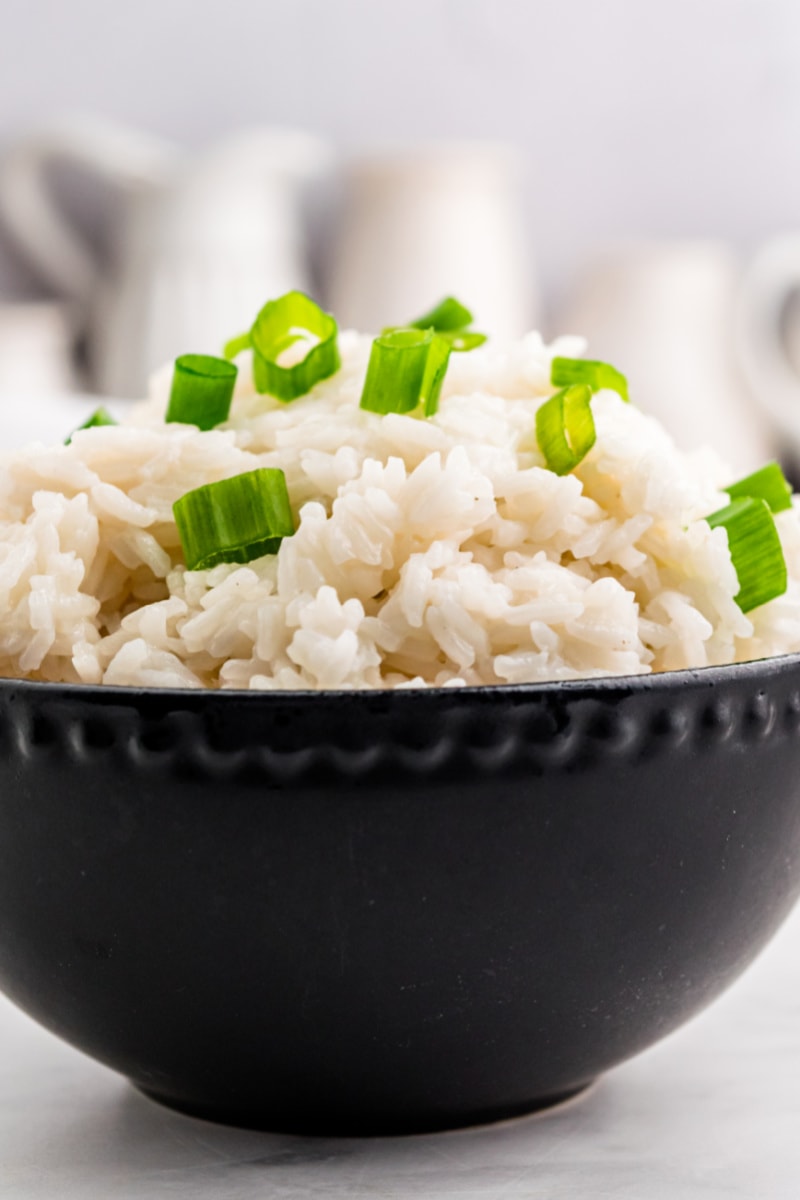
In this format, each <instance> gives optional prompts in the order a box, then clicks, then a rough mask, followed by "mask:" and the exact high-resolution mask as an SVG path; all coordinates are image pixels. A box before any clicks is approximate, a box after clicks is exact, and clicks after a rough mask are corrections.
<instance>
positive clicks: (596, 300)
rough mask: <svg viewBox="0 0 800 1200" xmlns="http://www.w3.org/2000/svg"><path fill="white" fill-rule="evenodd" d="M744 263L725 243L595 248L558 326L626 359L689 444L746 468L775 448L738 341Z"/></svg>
mask: <svg viewBox="0 0 800 1200" xmlns="http://www.w3.org/2000/svg"><path fill="white" fill-rule="evenodd" d="M740 276H741V269H740V265H739V262H738V260H737V258H736V256H735V255H734V254H733V252H732V251H731V250H730V248H729V247H728V246H726V245H725V244H724V243H723V242H714V241H707V240H701V239H695V240H668V239H662V240H661V241H636V242H625V243H620V244H619V245H617V246H613V247H608V248H606V249H605V250H604V251H603V252H598V253H596V254H594V255H591V256H589V257H588V259H587V263H586V265H585V266H584V267H583V269H582V270H581V271H580V273H579V275H578V279H577V284H576V287H575V289H574V293H573V295H572V297H571V300H570V303H569V304H566V305H565V306H564V308H563V311H561V312H560V313H559V314H558V317H557V320H556V326H557V328H558V329H560V330H564V331H565V332H575V333H581V334H583V335H584V336H585V337H586V338H588V341H589V345H590V347H591V351H592V354H593V355H596V356H597V357H599V358H602V359H606V360H608V361H610V362H613V363H619V364H620V365H622V364H624V371H625V374H626V375H627V377H628V382H629V384H630V389H631V395H632V396H633V397H635V398H636V400H637V403H639V405H640V407H642V408H643V409H645V410H646V411H647V412H649V413H652V414H653V416H655V417H658V419H659V420H660V421H661V422H662V423H663V424H664V425H665V426H666V427H667V428H668V429H670V430H671V431H672V432H673V434H674V435H675V437H676V438H678V439H679V440H680V441H681V442H684V443H688V444H692V445H709V446H713V447H714V448H715V449H716V450H717V452H718V453H719V454H720V455H721V457H722V458H723V459H725V461H726V462H728V463H730V465H731V466H732V467H734V468H735V469H736V470H737V472H738V471H747V470H753V469H755V468H756V467H757V466H759V465H761V464H763V463H764V461H765V460H766V459H769V458H770V457H772V456H773V454H774V450H775V444H774V441H773V437H772V431H771V428H770V426H769V425H768V424H767V423H766V422H764V421H763V420H762V418H761V414H760V413H759V411H758V409H757V407H756V406H755V405H754V404H753V401H752V398H751V396H750V393H749V392H748V391H747V389H746V387H745V381H744V378H743V376H742V371H741V366H740V363H739V360H738V356H737V351H736V345H735V341H734V329H735V316H736V304H737V296H738V294H739V288H740Z"/></svg>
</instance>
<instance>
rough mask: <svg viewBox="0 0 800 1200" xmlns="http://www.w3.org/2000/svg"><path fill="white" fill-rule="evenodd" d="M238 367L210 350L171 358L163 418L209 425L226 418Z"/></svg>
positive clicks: (206, 427)
mask: <svg viewBox="0 0 800 1200" xmlns="http://www.w3.org/2000/svg"><path fill="white" fill-rule="evenodd" d="M238 373H239V372H238V368H237V367H235V366H234V365H233V363H230V362H227V361H226V360H225V359H224V358H214V357H213V356H212V355H210V354H182V355H181V356H180V358H176V359H175V371H174V373H173V376H172V390H171V391H170V394H169V404H168V406H167V415H166V418H165V419H166V421H168V422H170V423H171V422H177V423H179V424H181V425H196V426H197V428H198V429H213V428H214V427H215V426H216V425H221V424H222V422H223V421H227V419H228V415H229V413H230V410H231V400H232V399H233V389H234V387H235V385H236V376H237V375H238Z"/></svg>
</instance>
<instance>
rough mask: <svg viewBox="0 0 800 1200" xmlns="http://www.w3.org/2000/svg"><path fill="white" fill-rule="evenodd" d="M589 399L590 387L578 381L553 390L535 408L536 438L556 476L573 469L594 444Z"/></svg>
mask: <svg viewBox="0 0 800 1200" xmlns="http://www.w3.org/2000/svg"><path fill="white" fill-rule="evenodd" d="M591 399H592V390H591V388H590V387H588V386H587V385H586V384H580V383H579V384H574V385H573V386H572V387H566V388H563V389H562V390H561V391H560V392H556V394H555V395H554V396H551V397H550V399H549V400H545V402H544V404H542V405H541V406H540V407H539V408H538V409H537V410H536V440H537V441H538V443H539V449H540V450H541V452H542V454H543V455H544V457H545V461H546V463H547V465H548V467H549V468H550V470H551V471H554V472H555V473H556V475H567V474H569V472H570V471H572V470H574V468H575V467H577V465H578V463H580V462H582V461H583V459H584V458H585V457H586V455H587V454H588V453H589V451H590V450H591V448H592V446H593V445H594V443H595V439H596V438H597V433H596V431H595V427H594V417H593V416H592V406H591Z"/></svg>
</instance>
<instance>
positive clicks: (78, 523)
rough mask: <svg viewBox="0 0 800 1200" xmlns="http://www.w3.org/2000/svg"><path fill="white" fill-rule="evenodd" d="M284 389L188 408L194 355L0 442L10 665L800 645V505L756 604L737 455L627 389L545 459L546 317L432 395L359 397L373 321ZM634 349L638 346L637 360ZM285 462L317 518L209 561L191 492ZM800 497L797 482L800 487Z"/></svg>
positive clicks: (118, 677)
mask: <svg viewBox="0 0 800 1200" xmlns="http://www.w3.org/2000/svg"><path fill="white" fill-rule="evenodd" d="M340 347H341V352H342V361H343V365H342V369H341V370H340V371H339V372H338V373H337V374H336V375H335V376H334V377H333V378H331V379H329V380H326V381H325V382H324V383H322V384H319V385H318V386H317V387H316V388H315V389H314V390H313V391H312V393H311V394H309V395H308V396H305V397H302V398H300V399H298V400H295V401H294V402H292V403H291V404H281V403H279V402H278V401H275V400H272V399H271V398H270V397H267V396H258V395H256V394H255V392H254V390H253V387H252V382H251V380H250V378H249V374H250V373H249V369H248V367H247V366H245V365H242V366H241V368H240V378H239V382H238V385H237V392H236V396H235V399H234V404H233V408H232V410H231V419H230V421H229V422H228V423H227V424H226V425H225V426H224V427H221V428H220V429H216V430H212V431H210V432H207V433H202V432H200V431H198V430H197V429H195V428H193V427H189V426H183V425H165V424H164V421H163V413H164V410H165V407H166V402H167V396H168V392H169V385H170V375H171V369H165V370H164V371H162V372H161V373H160V374H159V375H158V376H157V377H156V378H155V379H154V381H153V384H152V387H151V396H150V399H149V400H148V401H147V402H145V403H143V404H142V405H140V406H138V408H137V409H136V410H134V412H133V413H132V415H131V417H130V418H129V420H128V421H127V422H126V423H125V424H124V425H123V426H120V427H99V428H94V429H89V430H86V431H83V432H80V433H78V434H76V435H75V437H74V439H73V441H72V443H71V445H69V446H61V445H59V446H56V447H49V448H48V447H45V446H43V445H40V444H35V445H31V446H28V447H26V448H25V449H23V450H21V451H18V452H15V453H13V454H6V455H5V456H4V457H3V459H2V461H1V463H0V674H1V675H4V676H11V677H25V678H33V679H43V680H63V681H70V682H83V683H92V684H96V683H108V684H124V685H136V686H141V685H144V686H158V687H181V688H186V687H188V688H200V687H212V688H254V689H273V688H294V689H297V688H302V689H306V688H382V687H423V686H424V687H428V686H439V687H441V686H463V685H473V684H493V683H494V684H496V683H507V682H511V683H519V682H527V681H542V680H554V679H572V678H576V677H581V676H601V675H633V674H643V673H648V672H651V671H664V670H674V669H677V668H682V667H700V666H705V665H707V664H712V663H726V662H735V661H742V660H745V659H751V658H761V657H765V656H770V655H775V654H781V653H785V652H788V651H793V650H798V649H800V518H799V517H798V509H797V508H796V507H795V508H793V509H792V510H791V511H787V512H783V513H779V514H778V515H777V517H776V524H777V527H778V530H779V533H780V537H781V541H782V543H783V547H784V553H785V556H786V561H787V565H788V568H789V576H790V580H789V587H788V590H787V592H786V593H785V594H784V595H783V596H781V597H779V598H778V599H776V600H773V601H771V602H770V603H768V604H765V605H763V606H762V607H761V608H759V609H757V610H755V611H753V612H751V613H749V614H747V615H744V614H743V613H742V612H741V611H740V609H739V608H738V606H737V605H736V603H735V600H734V596H735V594H736V592H737V591H738V587H739V585H738V580H737V578H736V573H735V571H734V569H733V566H732V564H731V559H730V555H729V552H728V544H727V535H726V533H725V531H724V529H721V528H718V529H715V530H712V529H711V528H710V527H709V526H708V524H707V523H706V522H705V521H704V520H703V518H704V517H705V516H707V515H708V514H709V513H711V512H713V511H714V510H715V509H717V508H720V507H722V506H723V505H725V504H726V503H727V502H728V498H727V496H726V495H724V494H723V493H721V492H720V491H719V488H720V485H722V484H724V483H726V482H730V481H731V474H730V472H729V471H727V470H726V468H725V466H724V464H722V463H721V462H719V461H718V460H717V459H716V457H715V456H714V455H713V453H711V452H710V451H701V452H697V453H693V454H681V453H679V452H678V450H677V449H676V448H675V446H674V445H673V443H672V442H671V440H670V438H669V437H668V436H667V434H666V433H665V431H664V430H663V429H662V428H661V427H660V426H659V425H658V424H657V423H656V422H655V421H654V420H652V419H650V418H648V417H646V416H645V415H644V414H643V413H642V411H640V410H639V409H638V408H636V407H635V406H634V405H633V404H630V405H628V404H624V403H623V402H622V401H621V400H620V398H619V397H618V396H617V395H616V394H615V393H614V392H610V391H601V392H599V393H597V394H596V395H595V396H594V398H593V400H592V408H593V412H594V417H595V423H596V426H597V442H596V444H595V446H594V448H593V449H592V450H591V452H590V453H589V455H588V456H587V457H586V458H585V459H584V461H583V462H582V463H581V464H580V466H579V467H578V468H577V470H576V471H575V472H574V473H573V474H570V475H566V476H563V477H559V476H556V475H555V474H553V473H552V472H551V471H548V470H547V469H546V468H545V465H544V460H543V457H542V455H541V453H540V451H539V449H538V447H537V443H536V438H535V432H534V431H535V411H536V408H537V406H538V404H539V403H540V402H541V401H542V400H543V399H544V398H546V397H547V396H548V395H550V394H551V393H552V391H553V388H552V387H551V385H550V384H549V382H548V381H549V377H550V359H551V356H552V355H553V354H567V355H574V354H576V353H580V352H581V350H582V348H583V347H582V344H581V343H579V342H578V341H577V340H576V339H561V340H560V341H558V342H556V343H554V344H553V345H552V346H550V347H547V346H545V345H544V344H543V342H542V340H541V338H540V337H539V336H538V334H530V335H529V336H528V337H526V338H525V339H523V340H522V341H521V342H519V343H515V344H513V345H511V346H498V345H493V344H491V343H490V344H488V345H486V346H485V347H482V348H481V349H478V350H474V351H472V352H470V353H467V354H454V355H452V357H451V360H450V366H449V369H448V374H447V378H446V381H445V386H444V391H443V396H442V402H441V405H440V409H439V413H438V414H437V416H436V417H435V418H433V419H432V420H427V421H425V420H419V419H416V418H413V417H408V416H397V415H390V416H383V417H381V416H377V415H375V414H372V413H368V412H362V411H361V410H360V409H359V406H358V405H359V397H360V393H361V385H362V382H363V377H364V372H365V369H366V363H367V358H368V355H369V348H370V339H369V338H364V337H360V336H358V335H356V334H352V333H346V334H343V335H342V336H341V338H340ZM623 365H624V364H623ZM258 466H269V467H281V468H282V469H283V470H284V472H285V473H286V478H287V482H288V487H289V494H290V496H291V499H292V503H293V507H294V510H295V513H296V517H297V532H296V533H295V535H294V537H292V538H288V539H286V540H284V542H283V543H282V545H281V548H280V551H279V553H278V554H277V555H276V556H268V557H264V558H261V559H259V560H257V561H254V562H252V563H250V564H248V565H247V566H237V565H223V566H219V567H216V568H214V569H213V570H209V571H195V572H187V571H186V569H185V567H184V565H183V559H182V554H181V547H180V542H179V539H178V535H177V531H176V527H175V523H174V521H173V517H172V504H173V502H174V501H175V500H177V499H178V497H179V496H181V495H183V493H184V492H187V491H189V490H190V489H191V488H194V487H198V486H199V485H201V484H204V483H209V482H211V481H213V480H218V479H223V478H226V477H228V476H231V475H236V474H238V473H240V472H242V471H248V470H251V469H253V468H254V467H258ZM795 503H797V501H795Z"/></svg>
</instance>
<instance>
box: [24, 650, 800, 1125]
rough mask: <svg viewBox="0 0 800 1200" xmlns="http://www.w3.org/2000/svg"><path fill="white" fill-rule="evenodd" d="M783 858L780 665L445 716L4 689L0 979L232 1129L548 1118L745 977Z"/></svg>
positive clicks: (221, 698)
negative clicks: (543, 1109) (546, 1107)
mask: <svg viewBox="0 0 800 1200" xmlns="http://www.w3.org/2000/svg"><path fill="white" fill-rule="evenodd" d="M799 856H800V658H798V657H797V656H793V657H790V658H786V659H778V660H773V661H770V662H766V663H754V664H748V665H745V666H738V667H726V668H712V669H709V670H705V671H697V672H681V673H676V674H672V675H662V676H655V677H640V678H633V679H624V680H602V681H590V682H579V683H569V684H559V685H544V686H519V687H506V688H491V689H489V688H486V689H468V690H461V691H455V690H442V691H437V692H402V691H401V692H395V693H385V692H384V693H374V692H354V693H353V692H351V693H336V694H333V693H328V694H314V695H309V694H297V693H295V694H292V693H277V694H276V693H271V694H263V693H262V694H242V693H227V694H220V693H201V692H189V691H187V692H166V691H154V690H148V691H135V690H128V689H112V688H108V689H94V688H80V687H67V686H61V685H51V684H38V683H21V682H13V681H3V682H2V683H0V984H1V985H2V987H3V988H4V989H5V990H6V991H7V993H8V995H9V996H11V998H12V999H13V1000H15V1001H16V1002H17V1003H18V1004H19V1005H20V1006H21V1007H22V1008H24V1009H25V1010H27V1012H29V1013H31V1014H32V1015H33V1016H34V1017H36V1018H37V1019H38V1020H39V1021H41V1022H42V1023H43V1024H44V1025H46V1026H47V1027H48V1028H50V1029H52V1030H54V1031H55V1032H56V1033H58V1034H60V1035H61V1036H62V1037H64V1038H66V1039H67V1040H68V1041H70V1042H72V1043H73V1044H74V1045H76V1046H79V1047H81V1048H82V1049H83V1050H85V1051H86V1052H87V1053H88V1054H91V1055H93V1056H94V1057H95V1058H97V1059H99V1060H100V1061H102V1062H104V1063H107V1064H109V1065H110V1066H112V1067H114V1068H116V1069H117V1070H118V1071H121V1072H124V1073H125V1074H126V1075H128V1076H130V1078H131V1079H132V1080H133V1082H134V1083H135V1084H136V1085H137V1086H139V1087H140V1088H142V1089H144V1090H146V1091H147V1092H148V1093H150V1094H151V1095H153V1096H155V1097H157V1098H158V1099H161V1100H163V1101H165V1102H166V1103H169V1104H173V1105H176V1106H178V1107H181V1108H184V1109H187V1110H189V1111H192V1112H197V1113H200V1114H204V1115H207V1116H212V1117H217V1118H220V1119H223V1120H232V1121H237V1122H242V1123H247V1124H252V1125H258V1126H263V1127H269V1128H275V1129H289V1130H297V1131H311V1130H314V1131H326V1132H348V1133H368V1132H377V1131H389V1132H401V1131H406V1130H415V1129H425V1128H436V1127H441V1126H448V1125H456V1124H461V1123H467V1122H473V1121H479V1120H485V1119H489V1118H493V1117H500V1116H505V1115H509V1114H512V1113H515V1112H520V1111H524V1110H526V1109H529V1108H532V1107H535V1106H537V1105H540V1104H543V1103H547V1102H550V1101H552V1100H553V1099H554V1098H557V1097H560V1096H563V1095H565V1094H568V1093H570V1092H571V1091H573V1090H575V1089H577V1088H580V1087H581V1086H582V1085H584V1084H586V1083H587V1082H588V1081H589V1080H591V1079H592V1078H593V1077H594V1076H596V1075H597V1074H598V1073H599V1072H602V1071H605V1070H606V1069H607V1068H608V1067H611V1066H613V1065H614V1064H615V1063H619V1062H620V1061H622V1060H623V1059H625V1058H627V1057H628V1056H630V1055H632V1054H635V1053H636V1052H637V1051H639V1050H641V1049H643V1048H644V1047H645V1046H648V1045H650V1044H651V1043H652V1042H654V1041H656V1040H657V1039H658V1038H660V1037H662V1036H663V1035H664V1034H666V1033H668V1032H669V1031H670V1030H671V1029H674V1028H675V1027H676V1026H677V1025H679V1024H680V1023H681V1022H682V1021H685V1020H686V1019H687V1018H688V1017H690V1016H691V1015H692V1014H693V1013H695V1012H697V1011H698V1010H699V1009H701V1008H702V1007H703V1006H704V1005H706V1004H707V1003H708V1002H709V1001H710V1000H711V999H713V997H714V996H716V995H717V994H718V993H719V992H720V991H721V990H722V989H723V988H724V987H726V986H727V984H728V983H730V981H731V980H732V979H733V978H734V977H735V976H736V975H738V974H739V972H741V971H742V969H743V968H744V967H745V966H746V965H747V963H749V962H750V960H751V959H752V958H753V956H754V955H755V953H756V952H757V951H758V950H759V948H760V947H761V946H763V945H764V943H765V942H766V941H767V939H768V938H769V936H770V935H771V934H772V933H773V931H774V930H775V928H776V927H777V926H778V924H779V923H780V922H781V920H782V919H783V918H784V916H785V915H786V913H787V912H788V910H789V908H790V906H791V905H792V902H793V901H794V899H795V896H796V895H797V893H798V890H800V862H799V861H798V860H799ZM732 1049H733V1048H732Z"/></svg>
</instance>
